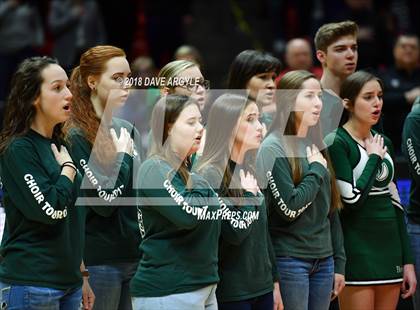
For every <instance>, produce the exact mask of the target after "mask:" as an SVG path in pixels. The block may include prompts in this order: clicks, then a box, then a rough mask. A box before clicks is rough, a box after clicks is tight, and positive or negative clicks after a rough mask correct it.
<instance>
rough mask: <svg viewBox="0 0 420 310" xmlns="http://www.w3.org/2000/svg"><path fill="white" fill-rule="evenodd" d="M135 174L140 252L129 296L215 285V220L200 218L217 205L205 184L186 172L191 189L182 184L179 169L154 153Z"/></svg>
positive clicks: (201, 179) (216, 242) (216, 223)
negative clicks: (140, 241)
mask: <svg viewBox="0 0 420 310" xmlns="http://www.w3.org/2000/svg"><path fill="white" fill-rule="evenodd" d="M138 178H139V187H140V189H139V198H140V199H139V211H140V215H139V219H140V225H141V226H142V227H143V231H144V234H143V241H142V243H141V245H140V248H141V251H142V254H143V255H142V258H141V260H140V263H139V266H138V269H137V273H136V275H135V276H134V278H133V279H132V281H131V294H132V296H135V297H158V296H164V295H170V294H176V293H184V292H191V291H194V290H198V289H200V288H203V287H205V286H207V285H211V284H215V283H217V282H218V281H219V276H218V272H217V268H218V267H217V264H218V240H219V236H220V220H217V219H211V218H210V219H207V220H205V219H203V218H201V219H200V215H203V214H206V213H208V214H210V213H215V212H217V210H218V209H219V205H218V203H217V199H216V194H215V193H214V191H213V190H211V189H210V186H209V185H208V183H207V182H206V181H205V180H204V179H203V178H202V177H200V176H198V175H196V174H191V178H192V179H191V182H192V187H191V189H188V188H186V186H185V183H184V182H183V180H182V178H181V176H180V175H179V173H177V172H175V171H174V169H173V168H172V167H171V166H170V165H169V164H168V163H167V162H166V161H164V160H162V159H160V158H158V157H152V158H150V159H148V160H146V161H145V162H143V164H142V165H141V167H140V171H139V174H138ZM211 198H212V200H211Z"/></svg>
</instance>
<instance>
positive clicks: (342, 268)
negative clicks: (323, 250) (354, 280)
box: [334, 258, 346, 275]
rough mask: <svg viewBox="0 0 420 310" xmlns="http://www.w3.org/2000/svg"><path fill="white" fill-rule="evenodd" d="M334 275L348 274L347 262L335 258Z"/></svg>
mask: <svg viewBox="0 0 420 310" xmlns="http://www.w3.org/2000/svg"><path fill="white" fill-rule="evenodd" d="M334 273H339V274H342V275H345V274H346V261H345V260H343V259H342V258H334Z"/></svg>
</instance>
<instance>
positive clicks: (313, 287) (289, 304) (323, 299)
mask: <svg viewBox="0 0 420 310" xmlns="http://www.w3.org/2000/svg"><path fill="white" fill-rule="evenodd" d="M277 269H278V271H279V276H280V282H279V284H280V293H281V297H282V299H283V304H284V309H286V310H327V309H328V308H329V305H330V299H331V291H332V289H333V282H334V260H333V258H332V256H330V257H327V258H324V259H302V258H294V257H283V256H282V257H277Z"/></svg>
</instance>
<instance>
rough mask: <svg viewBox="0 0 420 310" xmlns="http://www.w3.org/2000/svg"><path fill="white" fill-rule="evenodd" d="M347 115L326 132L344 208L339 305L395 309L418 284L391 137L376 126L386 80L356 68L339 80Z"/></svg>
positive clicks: (344, 306)
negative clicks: (342, 281)
mask: <svg viewBox="0 0 420 310" xmlns="http://www.w3.org/2000/svg"><path fill="white" fill-rule="evenodd" d="M340 97H341V98H343V104H344V108H345V110H346V112H347V116H348V117H347V119H345V120H344V121H345V123H344V125H343V126H340V127H339V128H338V129H337V130H336V131H335V132H333V133H331V134H330V135H328V136H327V137H326V142H327V144H328V145H330V146H329V153H330V154H331V160H332V162H333V165H334V169H335V171H336V177H337V184H338V187H339V189H340V194H341V200H342V202H343V204H344V208H343V209H342V211H341V213H340V217H341V222H342V227H343V233H344V246H345V250H346V255H347V264H346V285H347V286H346V287H345V288H344V291H343V293H342V294H341V296H340V298H339V301H340V309H343V310H350V309H366V310H373V309H388V308H389V309H395V308H396V307H397V303H398V297H399V294H400V291H401V296H402V297H403V298H407V297H409V296H411V295H413V293H414V292H415V290H416V276H415V272H414V265H413V262H414V259H413V257H412V254H411V251H410V243H409V239H408V235H407V230H406V227H405V222H404V210H403V208H402V206H401V203H400V199H399V196H398V191H397V187H396V186H395V183H394V182H393V179H394V175H395V169H394V163H393V160H392V157H393V149H392V143H391V141H390V140H389V139H388V138H387V137H385V136H384V135H382V134H381V135H380V134H378V133H377V132H375V131H373V130H372V127H373V126H374V125H375V124H376V123H377V122H378V120H379V119H380V115H381V110H382V106H383V85H382V82H381V80H379V79H378V78H377V77H375V76H374V75H372V74H370V73H368V72H364V71H358V72H355V73H353V74H351V75H350V76H349V77H347V79H346V80H345V81H344V82H343V84H342V85H341V90H340Z"/></svg>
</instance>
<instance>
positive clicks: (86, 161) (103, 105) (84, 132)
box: [66, 46, 141, 310]
mask: <svg viewBox="0 0 420 310" xmlns="http://www.w3.org/2000/svg"><path fill="white" fill-rule="evenodd" d="M130 73H131V72H130V67H129V64H128V62H127V59H126V55H125V53H124V51H123V50H122V49H120V48H117V47H114V46H96V47H93V48H91V49H89V50H88V51H86V52H85V53H84V54H83V55H82V56H81V58H80V65H79V66H78V67H76V68H75V69H74V70H73V73H72V75H71V90H72V92H73V105H72V116H71V118H70V121H69V124H68V125H67V128H66V129H67V130H68V132H69V137H70V148H71V151H70V152H71V154H72V156H73V158H74V160H75V163H76V164H77V166H78V168H79V170H80V171H81V172H82V174H84V175H85V178H84V182H83V183H82V191H81V192H82V200H81V201H80V203H79V205H83V206H86V210H87V215H86V246H85V252H84V259H85V264H86V266H87V268H88V270H89V273H90V282H91V285H92V289H93V291H94V293H95V295H96V304H95V306H96V308H97V309H101V310H107V309H112V310H115V309H131V300H130V294H129V282H130V280H131V278H132V276H133V275H134V273H135V271H136V268H137V264H138V261H139V258H140V252H139V250H138V247H139V243H140V238H141V237H140V231H139V225H138V223H137V210H136V208H135V203H132V204H131V203H130V202H129V200H128V203H125V204H124V205H122V203H121V202H122V201H123V200H124V198H125V199H127V198H132V199H134V197H135V194H134V190H133V184H132V180H133V166H134V167H135V166H136V165H137V163H138V161H139V157H138V156H137V152H136V150H135V146H134V142H133V138H132V135H134V137H135V136H136V134H135V129H134V128H133V125H132V124H131V123H129V122H127V121H124V120H122V119H118V118H115V117H113V116H112V114H113V110H115V109H116V108H119V107H122V106H123V105H124V103H125V101H126V99H127V97H128V89H126V88H124V85H123V84H124V83H122V82H123V81H124V80H126V78H127V77H128V76H129V75H130ZM126 201H127V200H125V202H126Z"/></svg>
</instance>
